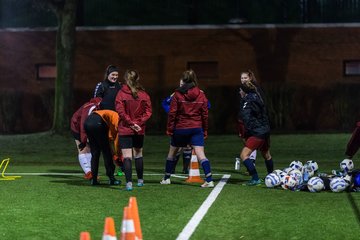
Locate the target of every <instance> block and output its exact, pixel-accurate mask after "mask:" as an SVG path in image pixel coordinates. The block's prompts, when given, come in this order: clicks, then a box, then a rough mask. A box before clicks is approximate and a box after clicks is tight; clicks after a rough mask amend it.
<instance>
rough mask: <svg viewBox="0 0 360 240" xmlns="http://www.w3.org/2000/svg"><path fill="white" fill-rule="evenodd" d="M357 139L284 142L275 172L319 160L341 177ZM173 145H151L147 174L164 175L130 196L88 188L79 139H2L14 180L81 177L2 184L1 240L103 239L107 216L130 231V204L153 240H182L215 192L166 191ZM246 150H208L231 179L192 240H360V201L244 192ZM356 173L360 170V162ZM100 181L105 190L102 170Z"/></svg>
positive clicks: (194, 187)
mask: <svg viewBox="0 0 360 240" xmlns="http://www.w3.org/2000/svg"><path fill="white" fill-rule="evenodd" d="M349 137H350V136H349V134H306V135H274V136H272V143H271V152H272V155H273V159H274V161H275V168H284V167H286V166H288V165H289V163H290V162H291V161H293V160H300V161H302V162H304V161H307V160H316V161H317V162H318V164H319V167H320V170H321V171H322V172H329V171H330V170H331V169H337V168H338V164H339V162H340V161H341V160H342V159H343V158H344V155H343V152H344V149H345V146H346V143H347V141H348V139H349ZM168 142H169V139H168V138H167V137H165V136H146V138H145V149H144V156H145V157H144V161H145V174H159V175H151V176H145V186H144V187H143V188H137V187H135V188H134V191H132V192H126V191H124V190H123V189H124V185H123V184H122V185H121V186H120V187H119V186H107V185H100V186H97V187H92V186H90V185H89V182H88V181H86V180H84V179H83V178H82V175H81V173H82V172H81V169H80V166H79V165H78V161H77V152H76V149H75V144H74V141H73V139H72V138H70V137H69V138H68V137H62V136H54V135H51V134H49V133H41V134H34V135H24V136H1V137H0V158H1V159H4V158H7V157H10V158H11V162H10V165H9V167H8V169H7V172H11V173H37V172H40V173H44V172H45V173H59V172H60V173H69V174H73V175H68V176H59V175H54V176H28V175H24V176H22V178H20V179H18V180H15V181H0V188H1V197H0V204H1V211H0V229H1V231H0V239H78V238H79V233H80V232H81V231H89V232H90V233H91V236H92V239H101V235H102V231H103V224H104V219H105V217H107V216H111V217H114V219H115V224H116V228H117V230H120V226H121V220H122V211H123V207H124V206H126V205H127V204H128V201H129V197H130V196H135V197H136V198H137V202H138V206H139V214H140V220H141V226H142V232H143V236H144V239H176V237H177V236H178V234H179V233H180V232H181V231H182V229H183V228H184V227H185V225H186V224H187V223H188V221H189V220H190V218H191V217H192V216H193V214H194V213H195V212H196V211H197V209H198V208H199V207H200V205H201V204H202V202H203V201H204V200H205V199H206V198H207V196H208V195H209V194H210V192H211V189H201V188H199V187H198V184H191V185H190V184H185V183H184V180H183V179H181V178H172V183H173V184H172V185H169V186H163V185H160V184H159V180H160V179H161V177H162V176H161V174H162V173H163V171H164V169H163V168H164V161H165V160H164V159H165V156H166V153H167V150H168ZM241 146H242V144H241V141H240V140H239V139H238V138H237V137H236V136H228V135H227V136H225V135H212V136H210V137H209V139H208V140H207V141H206V149H205V150H206V154H207V157H208V158H209V159H210V162H211V164H212V170H213V173H216V174H220V175H215V177H214V178H215V181H216V182H217V181H219V180H220V178H221V174H224V173H228V174H231V178H230V180H229V181H228V184H226V185H225V187H224V188H223V190H222V192H221V193H220V195H219V197H218V198H217V199H216V201H215V202H214V204H213V205H212V206H211V208H210V209H209V211H208V213H207V214H206V216H205V218H204V219H203V220H202V222H201V223H200V225H199V226H198V228H197V229H196V231H195V232H194V234H193V235H192V237H191V239H309V238H311V239H360V225H359V218H360V216H359V208H360V193H346V192H343V193H331V192H321V193H309V192H291V191H285V190H281V189H267V188H265V187H264V186H261V187H245V186H242V185H241V184H242V183H243V182H244V181H247V180H249V177H248V176H246V175H245V174H244V167H243V166H242V169H241V170H240V171H235V170H233V169H234V157H235V156H236V155H237V154H238V152H239V151H240V149H241ZM354 163H355V167H357V168H359V166H360V163H359V160H358V158H357V157H355V159H354ZM179 165H181V162H180V164H179ZM257 167H258V171H259V173H260V176H261V177H264V176H265V165H264V164H263V160H262V159H261V158H259V157H258V160H257ZM177 169H178V170H181V166H178V167H177ZM100 171H101V172H100V174H102V176H101V180H102V181H103V183H104V184H105V182H106V181H105V180H106V177H105V176H104V172H105V170H104V167H103V163H102V162H101V165H100ZM133 173H135V171H133ZM120 179H121V180H124V177H120ZM134 180H136V177H134Z"/></svg>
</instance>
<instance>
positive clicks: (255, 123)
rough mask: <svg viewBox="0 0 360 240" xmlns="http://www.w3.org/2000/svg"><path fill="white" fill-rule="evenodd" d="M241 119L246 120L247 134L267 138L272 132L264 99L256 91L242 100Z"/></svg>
mask: <svg viewBox="0 0 360 240" xmlns="http://www.w3.org/2000/svg"><path fill="white" fill-rule="evenodd" d="M239 119H241V120H242V121H243V122H244V126H245V132H246V136H247V137H250V136H255V137H259V138H265V137H267V136H268V135H269V134H270V124H269V118H268V116H267V112H266V108H265V105H264V102H263V101H262V99H261V98H260V97H259V96H258V95H257V94H256V93H254V92H250V93H248V94H246V96H245V97H244V98H242V99H241V100H240V109H239Z"/></svg>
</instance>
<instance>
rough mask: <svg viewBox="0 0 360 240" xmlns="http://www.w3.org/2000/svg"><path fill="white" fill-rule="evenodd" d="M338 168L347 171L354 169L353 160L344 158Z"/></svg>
mask: <svg viewBox="0 0 360 240" xmlns="http://www.w3.org/2000/svg"><path fill="white" fill-rule="evenodd" d="M340 169H341V170H342V171H344V172H349V171H351V170H353V169H354V162H353V161H352V160H351V159H344V160H342V161H341V163H340Z"/></svg>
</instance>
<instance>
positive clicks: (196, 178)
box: [185, 150, 204, 183]
mask: <svg viewBox="0 0 360 240" xmlns="http://www.w3.org/2000/svg"><path fill="white" fill-rule="evenodd" d="M185 182H187V183H203V182H204V180H203V179H201V178H200V170H199V162H198V159H197V157H196V155H195V152H194V150H193V151H192V155H191V161H190V170H189V177H188V178H187V179H186V180H185Z"/></svg>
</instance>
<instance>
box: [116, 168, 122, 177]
mask: <svg viewBox="0 0 360 240" xmlns="http://www.w3.org/2000/svg"><path fill="white" fill-rule="evenodd" d="M116 175H118V176H123V175H124V173H123V172H122V170H121V168H119V169H118V170H117V173H116Z"/></svg>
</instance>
